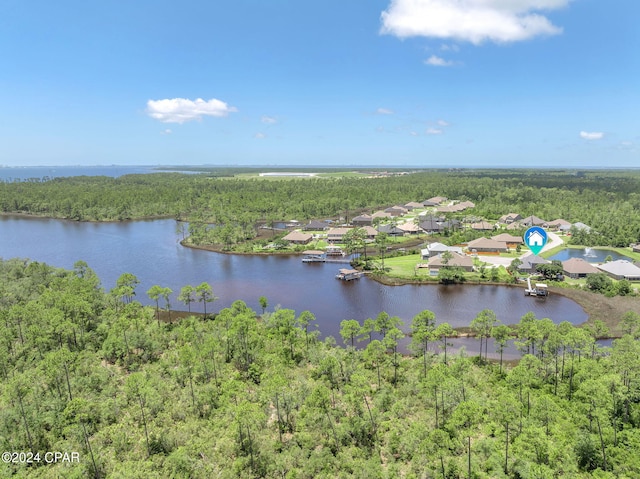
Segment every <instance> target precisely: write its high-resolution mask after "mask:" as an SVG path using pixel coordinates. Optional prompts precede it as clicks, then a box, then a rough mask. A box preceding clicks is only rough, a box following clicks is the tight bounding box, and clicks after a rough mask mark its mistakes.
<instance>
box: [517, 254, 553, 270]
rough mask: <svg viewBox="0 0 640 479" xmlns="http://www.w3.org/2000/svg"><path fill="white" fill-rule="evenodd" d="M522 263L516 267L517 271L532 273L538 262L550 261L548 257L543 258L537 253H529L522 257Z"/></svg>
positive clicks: (547, 262)
mask: <svg viewBox="0 0 640 479" xmlns="http://www.w3.org/2000/svg"><path fill="white" fill-rule="evenodd" d="M521 261H522V264H521V265H520V267H519V268H518V270H519V271H521V272H523V273H528V274H533V273H535V272H536V271H537V269H536V267H537V266H538V265H539V264H551V261H549V260H548V259H544V258H543V257H542V256H538V255H537V254H529V255H527V256H525V257H524V258H522V260H521Z"/></svg>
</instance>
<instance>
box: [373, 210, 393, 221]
mask: <svg viewBox="0 0 640 479" xmlns="http://www.w3.org/2000/svg"><path fill="white" fill-rule="evenodd" d="M371 217H372V218H373V219H374V220H375V219H377V218H391V213H387V212H385V211H376V212H375V213H374V214H372V215H371Z"/></svg>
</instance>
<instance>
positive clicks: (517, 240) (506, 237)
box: [491, 233, 524, 249]
mask: <svg viewBox="0 0 640 479" xmlns="http://www.w3.org/2000/svg"><path fill="white" fill-rule="evenodd" d="M491 239H494V240H496V241H504V242H505V243H507V248H509V249H516V248H517V247H518V246H521V245H522V244H524V240H523V239H522V237H521V236H514V235H510V234H509V233H501V234H499V235H495V236H492V237H491Z"/></svg>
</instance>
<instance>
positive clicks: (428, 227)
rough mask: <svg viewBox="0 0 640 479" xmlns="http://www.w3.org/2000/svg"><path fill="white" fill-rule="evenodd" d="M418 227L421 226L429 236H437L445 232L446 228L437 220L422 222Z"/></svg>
mask: <svg viewBox="0 0 640 479" xmlns="http://www.w3.org/2000/svg"><path fill="white" fill-rule="evenodd" d="M418 226H420V228H422V229H423V230H424V232H425V233H427V234H437V233H441V232H442V231H444V226H442V224H441V223H439V222H438V221H436V220H435V219H429V220H425V221H421V222H420V224H419V225H418Z"/></svg>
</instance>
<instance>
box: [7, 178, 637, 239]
mask: <svg viewBox="0 0 640 479" xmlns="http://www.w3.org/2000/svg"><path fill="white" fill-rule="evenodd" d="M224 174H225V175H231V174H232V170H231V171H227V170H224ZM436 195H440V196H446V197H448V198H453V199H457V200H470V201H473V202H474V203H475V204H476V208H474V209H472V210H469V211H468V212H464V215H469V214H470V215H473V216H475V217H484V218H486V219H488V220H490V221H495V220H497V219H498V218H499V217H500V216H502V215H504V214H506V213H510V212H516V213H519V214H521V215H522V216H528V215H532V214H533V215H536V216H539V217H541V218H543V219H546V220H554V219H557V218H563V219H565V220H567V221H570V222H578V221H580V222H583V223H586V224H587V225H589V226H590V227H591V228H592V230H591V232H590V233H587V232H586V231H583V232H581V233H580V235H579V238H576V240H575V241H576V242H577V243H579V244H583V245H586V246H593V245H601V246H628V245H629V244H630V243H634V242H638V241H640V215H638V210H640V172H637V171H599V170H594V171H587V172H575V171H562V170H557V171H554V170H550V171H533V170H455V171H446V170H426V171H420V172H415V173H412V174H406V175H398V176H390V177H382V178H353V177H335V178H313V179H291V178H287V179H278V180H275V179H270V180H264V179H257V178H256V179H243V178H234V177H224V178H222V177H216V176H212V175H211V174H201V175H185V174H178V173H166V174H164V173H157V174H148V175H126V176H122V177H119V178H108V177H69V178H55V179H50V180H47V181H38V180H31V181H16V182H5V183H0V211H1V212H5V213H27V214H33V215H44V216H51V217H57V218H67V219H72V220H90V221H105V220H126V219H135V218H142V217H156V216H172V217H176V218H182V219H186V220H188V221H190V224H191V225H192V228H193V231H192V232H191V233H192V234H193V235H194V239H195V240H196V242H206V241H207V228H206V225H207V224H211V223H213V224H215V225H217V226H218V227H224V228H226V230H227V231H226V232H225V234H226V235H227V236H228V237H229V241H231V242H237V241H242V240H244V239H248V238H251V237H252V236H255V226H256V224H258V223H260V222H264V223H267V224H268V223H270V222H273V221H281V220H285V221H286V220H290V219H293V218H295V219H297V220H300V221H304V220H307V219H311V218H318V219H321V218H339V217H342V218H345V219H349V218H352V217H353V216H355V215H356V214H358V213H359V212H361V211H373V210H375V209H378V208H381V207H386V206H390V205H394V204H405V203H407V202H410V201H422V200H425V199H427V198H429V197H432V196H436ZM459 215H463V213H460V214H459Z"/></svg>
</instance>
